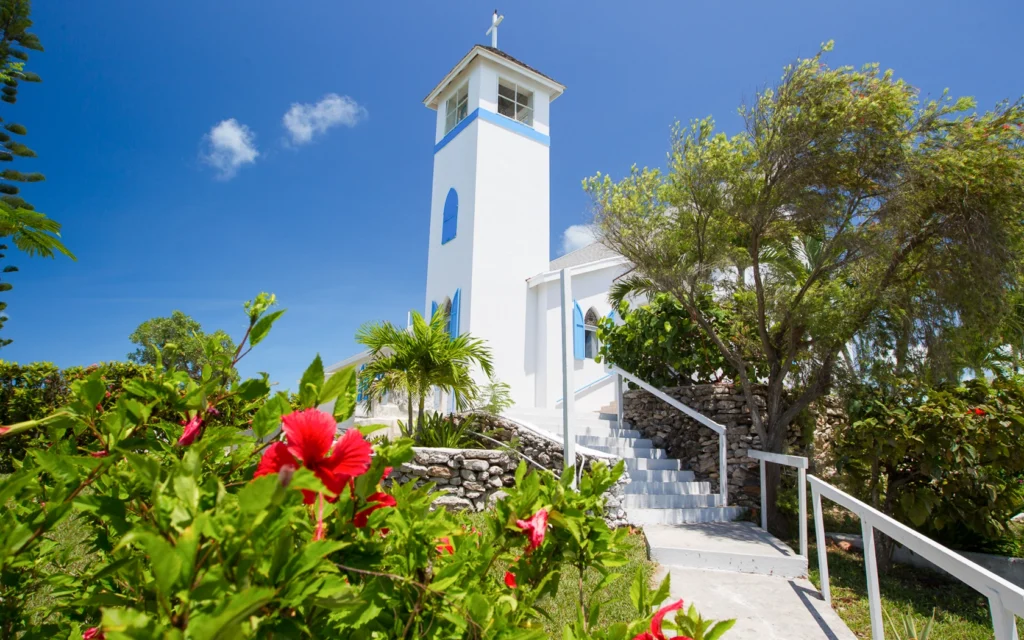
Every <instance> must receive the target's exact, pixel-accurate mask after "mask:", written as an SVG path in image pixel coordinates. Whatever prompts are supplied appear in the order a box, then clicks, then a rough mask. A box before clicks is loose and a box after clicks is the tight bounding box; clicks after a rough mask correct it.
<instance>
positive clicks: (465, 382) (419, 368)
mask: <svg viewBox="0 0 1024 640" xmlns="http://www.w3.org/2000/svg"><path fill="white" fill-rule="evenodd" d="M356 341H357V342H359V343H360V344H362V345H363V346H365V347H367V349H369V351H370V361H369V362H368V363H367V364H366V368H365V369H363V371H362V372H361V374H360V376H361V383H362V384H363V386H364V388H366V389H367V395H368V397H369V401H370V402H371V403H373V402H377V401H379V400H380V398H381V397H383V395H384V393H386V392H392V393H394V392H397V393H403V394H406V395H407V397H408V405H409V407H408V409H409V424H410V425H412V424H413V409H412V405H413V401H414V398H415V399H416V400H417V401H418V403H419V411H418V414H417V424H418V425H419V427H418V428H422V426H423V420H424V414H425V407H424V404H425V401H426V397H427V394H429V393H430V390H431V389H432V388H435V387H436V388H439V389H441V390H442V391H445V392H447V393H450V394H452V395H453V396H454V397H455V405H456V407H457V408H459V409H460V410H463V409H468V408H469V407H471V406H472V405H473V403H474V401H475V400H476V399H477V397H478V396H479V388H478V386H477V384H476V382H474V380H473V375H472V371H471V369H472V368H473V367H474V366H478V367H480V369H481V371H483V372H484V373H485V374H486V375H487V376H488V377H491V375H492V374H493V373H494V371H493V367H492V359H491V350H490V349H489V348H488V347H487V345H486V344H485V343H484V341H483V340H481V339H479V338H474V337H473V336H472V335H470V334H468V333H463V334H461V335H458V336H451V335H449V333H448V315H447V314H446V313H445V312H444V310H443V309H440V308H439V309H438V310H437V311H436V312H435V313H434V316H433V317H432V318H431V319H430V320H429V321H427V320H426V319H425V318H424V317H423V316H421V315H420V314H419V313H418V312H416V311H413V312H412V326H411V327H410V328H409V329H402V328H400V327H397V326H395V325H393V324H391V323H390V322H382V323H377V324H367V325H364V326H363V327H360V329H359V331H358V333H357V334H356Z"/></svg>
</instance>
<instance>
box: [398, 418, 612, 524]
mask: <svg viewBox="0 0 1024 640" xmlns="http://www.w3.org/2000/svg"><path fill="white" fill-rule="evenodd" d="M476 420H477V426H478V429H477V430H485V433H487V435H488V436H489V437H490V438H493V439H494V440H497V441H498V442H501V443H503V444H505V445H506V446H508V447H509V450H498V449H497V448H496V449H490V450H489V449H442V448H430V447H415V448H414V449H413V452H414V457H413V460H412V462H409V463H406V464H403V465H402V466H401V467H399V468H398V469H395V470H394V471H393V472H392V473H391V479H393V480H394V481H395V482H399V483H406V482H417V483H426V482H433V483H435V484H436V485H437V490H438V491H441V490H443V491H446V492H447V495H444V496H441V497H440V498H438V499H437V500H436V501H435V504H438V505H443V506H446V507H448V508H451V509H472V510H473V511H483V510H484V509H486V508H487V507H488V506H489V505H491V504H493V502H494V501H495V500H500V499H501V498H502V497H504V495H506V494H505V493H504V491H503V489H504V488H505V487H511V486H513V485H515V472H516V468H517V467H518V466H519V461H520V460H521V459H522V458H521V456H520V455H517V453H516V452H518V453H521V454H522V455H524V456H526V457H527V458H528V459H529V460H532V461H534V462H536V463H538V464H539V465H540V466H541V467H543V468H545V469H549V470H552V471H554V472H555V473H557V474H560V473H561V472H562V469H563V464H562V461H563V459H564V458H563V455H562V443H561V441H559V440H557V439H554V438H553V437H549V436H547V435H546V434H539V433H536V432H534V431H532V430H530V429H527V428H525V427H523V426H522V425H519V424H516V423H515V422H512V421H509V420H505V419H503V418H498V417H495V416H485V415H483V414H478V417H477V418H476ZM498 446H500V445H498V444H495V447H498ZM597 459H601V460H602V461H604V462H606V463H610V464H614V462H615V460H614V459H611V458H609V459H605V458H598V457H596V456H593V457H592V456H584V455H582V454H579V453H578V454H577V465H582V466H583V468H584V469H586V468H588V467H589V465H590V464H591V463H592V462H593V461H595V460H597ZM528 464H530V466H531V467H533V466H534V465H533V464H531V463H530V462H529V461H528ZM628 483H629V474H628V472H626V473H623V474H622V477H621V478H620V479H619V481H618V483H617V484H616V485H615V486H613V487H612V488H611V489H609V490H608V491H607V492H606V493H605V520H606V521H607V522H608V524H609V526H611V527H613V528H615V527H621V526H625V525H627V524H628V523H627V521H626V512H625V509H624V507H623V505H624V503H625V497H624V496H625V485H626V484H628Z"/></svg>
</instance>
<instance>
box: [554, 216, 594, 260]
mask: <svg viewBox="0 0 1024 640" xmlns="http://www.w3.org/2000/svg"><path fill="white" fill-rule="evenodd" d="M595 242H597V228H595V227H594V225H592V224H574V225H572V226H571V227H569V228H568V229H566V230H565V231H564V232H562V255H565V254H567V253H570V252H572V251H575V250H577V249H582V248H583V247H585V246H587V245H588V244H593V243H595Z"/></svg>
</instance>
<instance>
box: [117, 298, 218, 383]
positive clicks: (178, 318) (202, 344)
mask: <svg viewBox="0 0 1024 640" xmlns="http://www.w3.org/2000/svg"><path fill="white" fill-rule="evenodd" d="M211 338H213V339H214V340H213V341H212V342H211V340H210V339H211ZM128 339H129V340H131V341H132V342H133V343H134V344H136V345H138V348H137V349H136V350H135V351H133V352H131V353H129V354H128V359H129V360H130V361H132V362H137V363H139V364H149V365H155V364H157V361H158V358H159V359H160V360H161V361H162V363H163V365H164V366H167V367H169V368H171V369H178V370H180V371H186V372H188V374H189V376H191V377H193V378H195V379H199V378H200V377H201V376H202V373H203V366H204V365H207V364H211V363H212V362H213V361H214V358H215V356H216V355H217V354H215V353H211V352H210V349H211V348H217V349H218V350H219V353H222V354H231V353H233V352H235V351H236V349H235V343H234V342H233V341H232V340H231V336H229V335H228V334H227V333H225V332H224V331H220V330H218V331H214V332H213V333H212V334H209V335H207V334H206V333H204V332H203V327H202V325H200V324H199V322H198V321H196V320H194V319H193V318H192V317H190V316H188V315H186V314H184V313H182V312H181V311H173V312H171V315H170V316H169V317H166V318H150V319H149V320H146V321H145V322H143V323H142V324H140V325H139V326H138V328H137V329H135V331H133V332H132V334H131V336H129V338H128ZM157 350H159V351H160V353H159V354H158V353H157Z"/></svg>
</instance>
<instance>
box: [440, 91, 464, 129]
mask: <svg viewBox="0 0 1024 640" xmlns="http://www.w3.org/2000/svg"><path fill="white" fill-rule="evenodd" d="M468 115H469V83H466V84H464V85H462V86H461V87H459V88H458V90H457V91H456V92H455V93H453V94H452V97H450V98H448V102H446V103H445V120H444V132H445V135H447V134H448V133H449V132H450V131H451V130H452V129H454V128H455V125H457V124H459V123H460V122H462V121H463V120H465V119H466V116H468Z"/></svg>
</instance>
